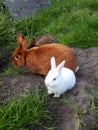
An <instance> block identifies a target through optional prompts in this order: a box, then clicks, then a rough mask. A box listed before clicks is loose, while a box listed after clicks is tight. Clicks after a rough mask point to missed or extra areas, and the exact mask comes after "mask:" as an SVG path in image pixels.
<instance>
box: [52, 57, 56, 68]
mask: <svg viewBox="0 0 98 130" xmlns="http://www.w3.org/2000/svg"><path fill="white" fill-rule="evenodd" d="M54 68H56V63H55V57H51V69H54Z"/></svg>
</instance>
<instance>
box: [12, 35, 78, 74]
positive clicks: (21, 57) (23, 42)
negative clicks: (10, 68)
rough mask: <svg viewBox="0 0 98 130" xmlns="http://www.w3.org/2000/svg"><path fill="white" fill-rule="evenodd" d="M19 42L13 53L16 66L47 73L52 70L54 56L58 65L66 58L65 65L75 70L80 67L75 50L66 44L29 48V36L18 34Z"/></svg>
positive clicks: (34, 71) (13, 61)
mask: <svg viewBox="0 0 98 130" xmlns="http://www.w3.org/2000/svg"><path fill="white" fill-rule="evenodd" d="M17 42H18V48H17V49H16V50H15V52H14V53H13V55H12V63H13V65H14V66H17V67H26V68H28V69H29V70H31V71H32V72H33V73H38V74H43V75H46V74H47V73H48V71H49V70H50V59H51V57H52V56H54V57H55V59H56V63H57V65H58V64H60V63H61V62H62V61H63V60H65V61H66V63H65V67H67V68H70V69H71V70H73V71H74V72H76V71H77V69H78V68H79V67H78V63H77V60H76V57H75V54H74V52H73V51H72V49H71V48H69V47H67V46H65V45H62V44H58V43H54V44H46V45H43V46H40V47H33V48H31V49H28V37H25V38H24V39H22V38H21V36H20V35H18V36H17Z"/></svg>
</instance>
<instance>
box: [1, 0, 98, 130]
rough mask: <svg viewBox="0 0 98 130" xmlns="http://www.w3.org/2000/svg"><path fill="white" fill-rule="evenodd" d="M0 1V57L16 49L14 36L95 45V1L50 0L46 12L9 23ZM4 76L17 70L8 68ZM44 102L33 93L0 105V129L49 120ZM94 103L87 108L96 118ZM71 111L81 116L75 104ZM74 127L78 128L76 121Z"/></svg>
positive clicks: (97, 30) (97, 25)
mask: <svg viewBox="0 0 98 130" xmlns="http://www.w3.org/2000/svg"><path fill="white" fill-rule="evenodd" d="M3 2H4V1H3V0H1V1H0V5H1V6H0V52H3V53H1V54H0V57H3V56H4V55H5V54H6V52H7V51H6V50H8V51H10V50H11V52H12V50H13V49H12V48H14V49H15V48H16V46H17V43H16V35H17V33H22V34H23V36H26V35H28V36H29V42H30V41H31V39H32V37H34V36H37V35H43V34H46V33H48V34H51V35H53V36H54V38H55V39H56V41H58V42H59V43H61V44H65V45H68V46H70V47H78V48H89V47H93V46H98V0H62V1H61V0H51V2H52V5H51V6H50V7H49V8H48V9H46V10H43V11H42V12H40V13H39V14H37V15H35V16H32V17H28V18H24V19H21V20H13V19H12V17H11V16H10V15H9V14H8V12H7V9H6V7H5V5H4V3H3ZM9 46H10V47H9ZM10 48H11V49H10ZM2 49H3V51H2ZM5 57H6V55H5ZM3 59H5V58H4V57H3ZM4 73H5V75H6V74H11V73H21V71H20V69H16V68H14V67H12V66H10V67H9V68H8V69H7V70H5V71H4ZM46 100H47V97H46V96H45V95H40V93H39V91H38V90H36V91H35V92H34V93H29V94H26V96H24V97H21V98H19V99H14V100H12V101H10V102H8V103H7V104H6V105H2V106H0V130H6V129H7V130H11V129H13V130H15V129H16V130H17V129H19V130H26V129H27V127H28V126H30V125H33V126H36V125H38V126H40V125H42V122H41V120H42V119H43V118H44V119H49V118H51V117H50V116H49V114H48V111H47V109H46V108H45V107H44V105H45V103H46ZM97 101H98V96H97V97H96V98H94V100H93V101H92V106H91V108H90V109H92V110H93V111H94V112H95V113H96V115H97V117H98V107H97V106H98V102H97ZM65 103H68V101H65ZM69 105H70V102H69ZM75 109H76V111H77V113H78V114H80V115H82V114H84V113H85V111H83V110H81V108H80V107H79V106H78V105H75ZM78 125H79V126H78V127H79V128H81V120H80V119H79V118H78ZM47 129H48V128H47ZM50 129H52V128H50Z"/></svg>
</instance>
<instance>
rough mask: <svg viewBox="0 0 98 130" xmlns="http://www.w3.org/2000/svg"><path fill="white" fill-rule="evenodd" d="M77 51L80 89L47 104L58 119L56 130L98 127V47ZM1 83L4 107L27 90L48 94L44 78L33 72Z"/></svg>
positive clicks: (9, 76)
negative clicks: (97, 110)
mask: <svg viewBox="0 0 98 130" xmlns="http://www.w3.org/2000/svg"><path fill="white" fill-rule="evenodd" d="M74 51H75V53H76V56H77V59H78V62H79V66H80V69H79V71H78V72H77V73H76V77H77V83H76V86H75V87H74V88H73V89H72V90H70V91H68V92H66V93H65V94H64V95H62V96H61V97H60V98H58V99H55V98H53V97H51V96H50V97H49V101H48V103H47V108H48V109H49V111H50V112H51V113H52V115H53V118H54V119H55V124H56V129H55V130H78V129H79V127H81V130H91V129H90V128H87V127H84V126H83V123H84V124H85V125H88V126H89V125H90V126H93V127H94V128H96V127H98V125H97V124H98V119H97V118H96V115H95V114H94V113H93V111H92V109H91V106H90V102H91V101H92V99H93V98H94V96H95V94H96V92H98V47H93V48H89V49H77V48H74ZM0 83H1V84H0V104H2V103H6V102H7V101H8V100H10V99H11V98H12V97H14V96H16V95H17V96H22V95H23V94H24V92H25V89H27V90H30V91H32V90H33V89H34V88H35V87H36V86H38V87H39V88H40V89H41V91H42V92H43V91H46V87H45V85H44V77H42V76H40V75H33V74H32V73H25V74H22V75H19V74H11V75H6V76H5V77H3V78H0ZM79 121H80V122H79ZM81 122H82V123H81ZM79 123H80V124H79ZM47 124H48V123H47ZM79 125H80V126H79ZM32 128H33V127H31V130H32ZM40 130H41V128H40ZM42 130H43V128H42ZM96 130H97V129H96Z"/></svg>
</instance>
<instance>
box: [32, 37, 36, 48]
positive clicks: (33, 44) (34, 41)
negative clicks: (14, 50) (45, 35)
mask: <svg viewBox="0 0 98 130" xmlns="http://www.w3.org/2000/svg"><path fill="white" fill-rule="evenodd" d="M35 43H36V40H35V38H33V39H32V42H31V44H32V47H33V46H35Z"/></svg>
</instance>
